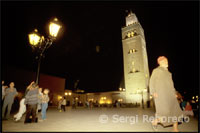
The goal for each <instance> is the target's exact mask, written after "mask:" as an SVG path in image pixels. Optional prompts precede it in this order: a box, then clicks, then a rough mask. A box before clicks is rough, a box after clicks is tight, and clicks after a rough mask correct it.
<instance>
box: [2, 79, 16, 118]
mask: <svg viewBox="0 0 200 133" xmlns="http://www.w3.org/2000/svg"><path fill="white" fill-rule="evenodd" d="M14 86H15V83H14V82H11V83H10V85H9V88H7V89H6V91H5V99H4V103H3V111H2V118H3V119H5V120H7V119H9V118H10V111H11V108H12V104H13V102H14V98H15V97H16V96H17V94H18V92H17V90H16V88H14ZM6 107H8V110H7V114H6V117H4V114H5V111H6Z"/></svg>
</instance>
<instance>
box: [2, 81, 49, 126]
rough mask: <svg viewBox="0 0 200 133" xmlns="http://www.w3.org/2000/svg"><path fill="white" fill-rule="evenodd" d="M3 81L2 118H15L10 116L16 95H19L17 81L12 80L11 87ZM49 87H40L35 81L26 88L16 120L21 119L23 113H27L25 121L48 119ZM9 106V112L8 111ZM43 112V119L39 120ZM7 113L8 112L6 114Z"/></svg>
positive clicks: (34, 121)
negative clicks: (16, 86)
mask: <svg viewBox="0 0 200 133" xmlns="http://www.w3.org/2000/svg"><path fill="white" fill-rule="evenodd" d="M4 83H5V82H4V81H2V101H3V108H2V118H3V120H8V119H13V118H12V117H10V112H11V108H12V105H13V102H14V99H15V97H16V96H17V95H18V92H17V89H16V88H15V83H14V82H11V83H10V84H9V87H8V86H6V85H4ZM48 93H49V89H47V88H46V89H44V91H43V92H42V88H41V87H39V85H38V84H36V83H35V82H31V84H30V85H29V86H28V87H27V88H26V91H25V94H24V96H23V97H22V99H21V100H20V104H19V111H18V112H17V114H15V115H14V121H19V120H20V119H21V118H22V116H23V114H26V116H25V121H24V123H25V124H26V123H31V122H33V123H37V122H38V121H44V120H46V111H47V108H48V102H49V96H48ZM6 108H7V112H6ZM38 112H41V119H39V120H38V116H39V113H38ZM5 113H6V114H5Z"/></svg>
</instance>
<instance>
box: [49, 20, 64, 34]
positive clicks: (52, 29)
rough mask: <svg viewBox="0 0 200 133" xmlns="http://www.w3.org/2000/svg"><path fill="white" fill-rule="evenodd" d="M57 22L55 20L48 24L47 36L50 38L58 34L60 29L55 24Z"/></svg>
mask: <svg viewBox="0 0 200 133" xmlns="http://www.w3.org/2000/svg"><path fill="white" fill-rule="evenodd" d="M57 22H58V19H57V18H55V19H54V20H53V21H52V22H50V24H49V34H50V36H52V37H56V36H57V34H58V32H59V29H60V28H61V26H60V25H59V24H58V23H57Z"/></svg>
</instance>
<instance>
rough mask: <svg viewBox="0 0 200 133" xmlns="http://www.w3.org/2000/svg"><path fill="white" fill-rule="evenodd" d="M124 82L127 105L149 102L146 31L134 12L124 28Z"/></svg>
mask: <svg viewBox="0 0 200 133" xmlns="http://www.w3.org/2000/svg"><path fill="white" fill-rule="evenodd" d="M122 46H123V57H124V58H123V59H124V80H125V89H126V98H125V99H124V100H125V102H126V103H136V102H137V103H141V101H142V97H143V100H144V103H146V101H147V100H148V93H147V92H148V82H149V68H148V60H147V51H146V42H145V36H144V30H143V28H142V26H141V25H140V23H139V21H138V19H137V17H136V15H135V14H134V13H132V12H130V13H129V14H128V16H127V17H126V26H125V27H123V28H122Z"/></svg>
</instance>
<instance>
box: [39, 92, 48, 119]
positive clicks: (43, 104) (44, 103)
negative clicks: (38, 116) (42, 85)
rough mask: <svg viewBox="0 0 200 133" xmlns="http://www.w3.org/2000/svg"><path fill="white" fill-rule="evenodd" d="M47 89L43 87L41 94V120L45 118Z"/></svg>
mask: <svg viewBox="0 0 200 133" xmlns="http://www.w3.org/2000/svg"><path fill="white" fill-rule="evenodd" d="M48 94H49V89H44V94H43V96H42V120H40V121H43V120H46V111H47V108H48V102H49V95H48Z"/></svg>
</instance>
